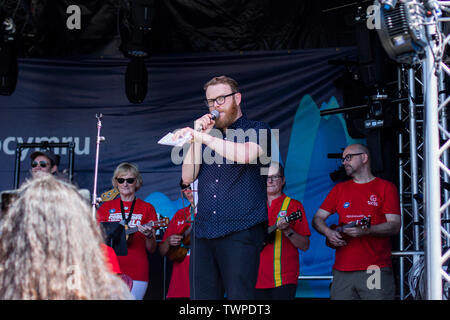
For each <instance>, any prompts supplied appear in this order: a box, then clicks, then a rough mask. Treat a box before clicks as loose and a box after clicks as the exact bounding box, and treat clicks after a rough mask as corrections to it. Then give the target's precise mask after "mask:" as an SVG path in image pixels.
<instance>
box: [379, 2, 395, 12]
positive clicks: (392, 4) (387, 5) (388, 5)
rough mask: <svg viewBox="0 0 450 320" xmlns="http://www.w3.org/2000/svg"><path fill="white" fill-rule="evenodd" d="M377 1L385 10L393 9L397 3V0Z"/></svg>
mask: <svg viewBox="0 0 450 320" xmlns="http://www.w3.org/2000/svg"><path fill="white" fill-rule="evenodd" d="M379 2H380V4H381V5H382V6H383V8H384V9H386V10H391V9H394V8H395V6H396V5H397V0H379Z"/></svg>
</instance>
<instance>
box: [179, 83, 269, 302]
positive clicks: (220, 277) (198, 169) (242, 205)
mask: <svg viewBox="0 0 450 320" xmlns="http://www.w3.org/2000/svg"><path fill="white" fill-rule="evenodd" d="M204 89H205V93H206V100H205V103H206V105H207V106H208V108H209V111H210V113H208V114H205V115H204V116H203V117H201V118H199V119H197V120H196V121H195V123H194V129H193V128H183V129H181V130H179V131H177V132H176V133H175V136H174V139H177V138H180V137H183V136H185V135H186V134H188V133H189V134H191V136H192V140H191V144H190V146H189V149H188V151H187V152H186V155H185V157H184V160H183V166H182V179H183V182H184V183H192V182H193V181H195V180H196V179H198V205H197V214H196V216H195V219H194V224H193V231H192V235H193V236H192V237H191V257H190V259H191V260H190V286H191V287H190V294H191V299H195V300H209V299H223V298H224V297H225V296H226V297H227V299H230V300H242V299H245V300H249V299H254V294H255V284H256V279H257V276H258V266H259V255H260V251H261V249H262V245H263V241H264V237H265V233H266V229H267V204H266V203H267V195H266V175H264V172H265V171H264V170H263V169H264V168H265V167H268V166H269V164H270V161H269V163H267V161H262V160H263V159H267V155H268V154H270V145H271V143H270V128H269V126H268V125H267V124H266V123H264V122H261V121H253V120H249V119H248V118H247V117H246V116H245V115H243V113H242V110H241V99H242V96H241V93H240V92H239V89H238V84H237V82H236V81H235V80H233V79H231V78H229V77H226V76H220V77H214V78H213V79H211V80H210V81H208V82H207V83H206V84H205V86H204ZM214 110H216V111H218V113H219V116H218V117H217V116H215V115H214ZM216 115H217V113H216ZM214 118H215V119H214ZM213 128H214V130H213ZM218 130H220V132H219V133H221V134H214V135H213V134H212V133H213V131H216V132H217V131H218ZM263 140H264V141H263ZM208 149H209V150H208ZM204 154H211V155H212V156H213V157H214V159H215V161H213V162H212V161H205V159H202V155H204Z"/></svg>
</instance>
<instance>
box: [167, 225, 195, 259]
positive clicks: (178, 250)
mask: <svg viewBox="0 0 450 320" xmlns="http://www.w3.org/2000/svg"><path fill="white" fill-rule="evenodd" d="M191 228H192V227H191V226H190V225H185V226H184V227H183V229H182V230H181V232H180V233H179V235H183V238H182V239H181V244H180V245H178V246H170V247H169V251H167V257H168V258H169V259H170V260H171V261H173V262H181V261H183V260H184V257H186V254H187V252H188V250H189V248H190V245H191Z"/></svg>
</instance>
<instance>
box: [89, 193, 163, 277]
mask: <svg viewBox="0 0 450 320" xmlns="http://www.w3.org/2000/svg"><path fill="white" fill-rule="evenodd" d="M131 204H132V202H131V201H124V202H123V205H124V210H125V217H127V216H128V215H127V214H128V213H129V212H130V209H131ZM97 220H98V221H99V222H120V221H122V213H121V209H120V198H117V199H115V200H111V201H106V202H104V203H103V205H102V206H101V207H100V208H99V209H98V211H97ZM156 220H158V217H157V215H156V211H155V208H154V207H153V206H152V205H151V204H150V203H147V202H145V201H143V200H141V199H136V204H135V206H134V209H133V214H132V216H131V220H130V222H129V223H128V226H129V227H136V226H137V225H138V224H141V225H143V224H146V223H148V222H150V221H156ZM145 239H146V238H145V236H144V235H143V234H142V233H141V232H139V231H138V232H135V233H133V234H132V235H130V238H129V239H128V254H127V255H126V256H117V259H118V260H119V265H120V269H121V270H122V273H124V274H126V275H129V276H130V277H131V278H132V279H133V280H138V281H147V282H148V279H149V274H148V272H149V265H148V259H147V249H146V247H145Z"/></svg>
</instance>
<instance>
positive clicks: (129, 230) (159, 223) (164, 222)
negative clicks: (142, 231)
mask: <svg viewBox="0 0 450 320" xmlns="http://www.w3.org/2000/svg"><path fill="white" fill-rule="evenodd" d="M168 225H169V218H162V219H160V220H156V221H150V222H149V223H146V224H143V225H142V226H145V227H153V228H154V229H159V228H165V227H167V226H168ZM137 231H139V229H138V227H127V226H126V227H125V237H126V239H127V240H128V237H129V235H131V234H133V233H135V232H137Z"/></svg>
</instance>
